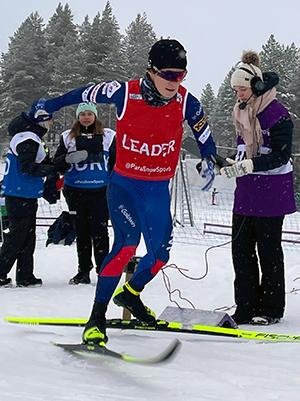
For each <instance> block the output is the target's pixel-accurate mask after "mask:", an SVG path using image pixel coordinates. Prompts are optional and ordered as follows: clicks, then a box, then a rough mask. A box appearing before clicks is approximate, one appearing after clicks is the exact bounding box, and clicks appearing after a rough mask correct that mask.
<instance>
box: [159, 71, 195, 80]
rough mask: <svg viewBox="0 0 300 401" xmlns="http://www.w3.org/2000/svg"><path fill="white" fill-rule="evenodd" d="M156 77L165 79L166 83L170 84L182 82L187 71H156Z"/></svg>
mask: <svg viewBox="0 0 300 401" xmlns="http://www.w3.org/2000/svg"><path fill="white" fill-rule="evenodd" d="M155 72H156V74H157V76H158V77H160V78H162V79H165V80H166V81H172V82H180V81H182V80H183V78H184V77H185V76H186V74H187V71H180V72H175V71H160V70H157V71H155Z"/></svg>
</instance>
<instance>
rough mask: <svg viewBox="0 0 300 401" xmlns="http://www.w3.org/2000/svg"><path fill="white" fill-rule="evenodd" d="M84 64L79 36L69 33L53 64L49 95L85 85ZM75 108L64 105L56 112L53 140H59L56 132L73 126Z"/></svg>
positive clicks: (51, 137) (53, 95) (60, 93)
mask: <svg viewBox="0 0 300 401" xmlns="http://www.w3.org/2000/svg"><path fill="white" fill-rule="evenodd" d="M83 65H84V58H83V54H82V51H81V44H80V42H79V40H78V39H77V37H75V38H74V37H73V35H72V34H71V33H67V34H66V36H65V38H64V41H63V42H62V45H61V47H60V48H59V50H58V53H57V58H56V60H55V62H54V64H53V73H52V79H51V83H52V85H51V88H49V96H50V97H56V96H60V95H62V94H64V93H66V92H69V91H70V90H72V89H75V88H77V87H79V86H84V84H85V83H84V79H85V77H84V75H83V74H82V72H83V69H82V66H83ZM75 109H76V105H74V106H69V107H64V108H63V109H61V110H59V111H58V112H56V113H55V116H54V117H55V118H54V125H53V128H52V129H51V131H50V133H49V136H50V138H49V139H51V141H53V142H57V141H58V136H57V135H56V134H57V133H61V132H63V131H65V130H66V129H68V128H70V127H71V126H72V124H73V122H74V120H75Z"/></svg>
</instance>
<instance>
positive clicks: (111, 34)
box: [100, 1, 128, 81]
mask: <svg viewBox="0 0 300 401" xmlns="http://www.w3.org/2000/svg"><path fill="white" fill-rule="evenodd" d="M100 29H101V34H102V37H103V39H104V40H105V46H106V54H105V63H104V65H105V71H104V74H103V76H102V77H101V78H102V80H104V81H111V80H117V81H125V80H126V79H128V76H127V75H126V72H125V54H124V48H123V45H122V35H121V34H120V27H119V24H118V22H117V19H116V17H115V16H114V15H113V12H112V7H111V5H110V2H109V1H108V2H107V3H106V6H105V8H104V10H103V12H102V18H101V23H100Z"/></svg>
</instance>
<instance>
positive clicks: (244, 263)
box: [221, 51, 296, 325]
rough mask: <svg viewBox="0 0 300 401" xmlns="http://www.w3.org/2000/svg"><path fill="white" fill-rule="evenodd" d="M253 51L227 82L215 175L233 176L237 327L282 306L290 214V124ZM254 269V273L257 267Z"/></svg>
mask: <svg viewBox="0 0 300 401" xmlns="http://www.w3.org/2000/svg"><path fill="white" fill-rule="evenodd" d="M259 66H260V59H259V56H258V54H257V53H255V52H252V51H249V52H244V54H243V56H242V61H241V63H240V64H239V65H238V67H237V69H236V70H235V71H234V73H233V75H232V77H231V86H232V88H233V89H234V90H235V91H236V94H237V97H238V102H237V104H236V105H235V107H234V110H233V122H234V125H235V128H236V134H237V143H238V146H237V155H236V157H235V160H231V159H227V161H228V162H229V163H230V164H231V166H228V167H223V168H222V169H221V174H222V175H224V176H226V177H227V178H232V177H236V189H235V199H234V206H233V219H232V260H233V266H234V271H235V281H234V291H235V302H236V305H237V308H236V311H235V313H234V315H233V316H232V317H233V319H234V320H235V322H236V323H237V324H247V323H251V324H257V325H268V324H274V323H278V322H279V321H280V319H281V318H282V316H283V314H284V308H285V281H284V262H283V251H282V246H281V237H282V226H283V220H284V216H285V215H286V214H289V213H293V212H295V210H296V206H295V200H294V190H293V167H292V163H291V148H292V133H293V123H292V121H291V117H290V115H289V113H288V111H287V110H286V109H285V107H283V105H282V104H281V103H280V102H279V101H278V100H277V99H276V89H275V86H276V84H277V83H278V77H277V75H276V74H275V73H262V71H261V69H260V68H259ZM259 266H260V269H259Z"/></svg>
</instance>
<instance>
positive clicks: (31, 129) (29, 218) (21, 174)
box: [0, 110, 57, 287]
mask: <svg viewBox="0 0 300 401" xmlns="http://www.w3.org/2000/svg"><path fill="white" fill-rule="evenodd" d="M52 124H53V121H52V114H48V113H45V112H43V111H42V110H40V111H39V112H38V113H35V112H34V111H33V110H31V111H30V113H29V114H28V115H27V114H26V113H24V112H23V113H22V114H21V115H20V116H17V117H16V118H14V119H13V120H12V121H11V123H10V125H9V134H10V135H11V136H12V139H11V142H10V148H9V151H8V153H7V158H6V165H5V171H4V178H3V182H2V188H1V192H2V195H4V197H5V205H6V209H7V215H8V220H9V226H8V228H7V229H6V230H5V231H4V242H3V245H2V247H1V250H0V287H11V286H12V279H11V278H10V277H7V275H8V273H9V272H10V270H11V269H12V267H13V265H14V263H15V261H17V266H16V284H17V286H18V287H36V286H41V285H42V279H41V278H36V277H35V276H34V274H33V270H34V261H33V254H34V250H35V243H36V232H35V231H36V230H35V228H36V212H37V207H38V202H37V199H38V198H40V197H42V195H43V187H44V177H54V176H55V175H56V172H57V171H56V168H55V167H54V165H53V164H52V163H51V162H50V160H49V156H48V154H47V152H46V150H45V147H44V144H43V142H42V138H43V136H44V135H45V134H46V132H47V131H48V129H49V128H50V127H51V126H52Z"/></svg>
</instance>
